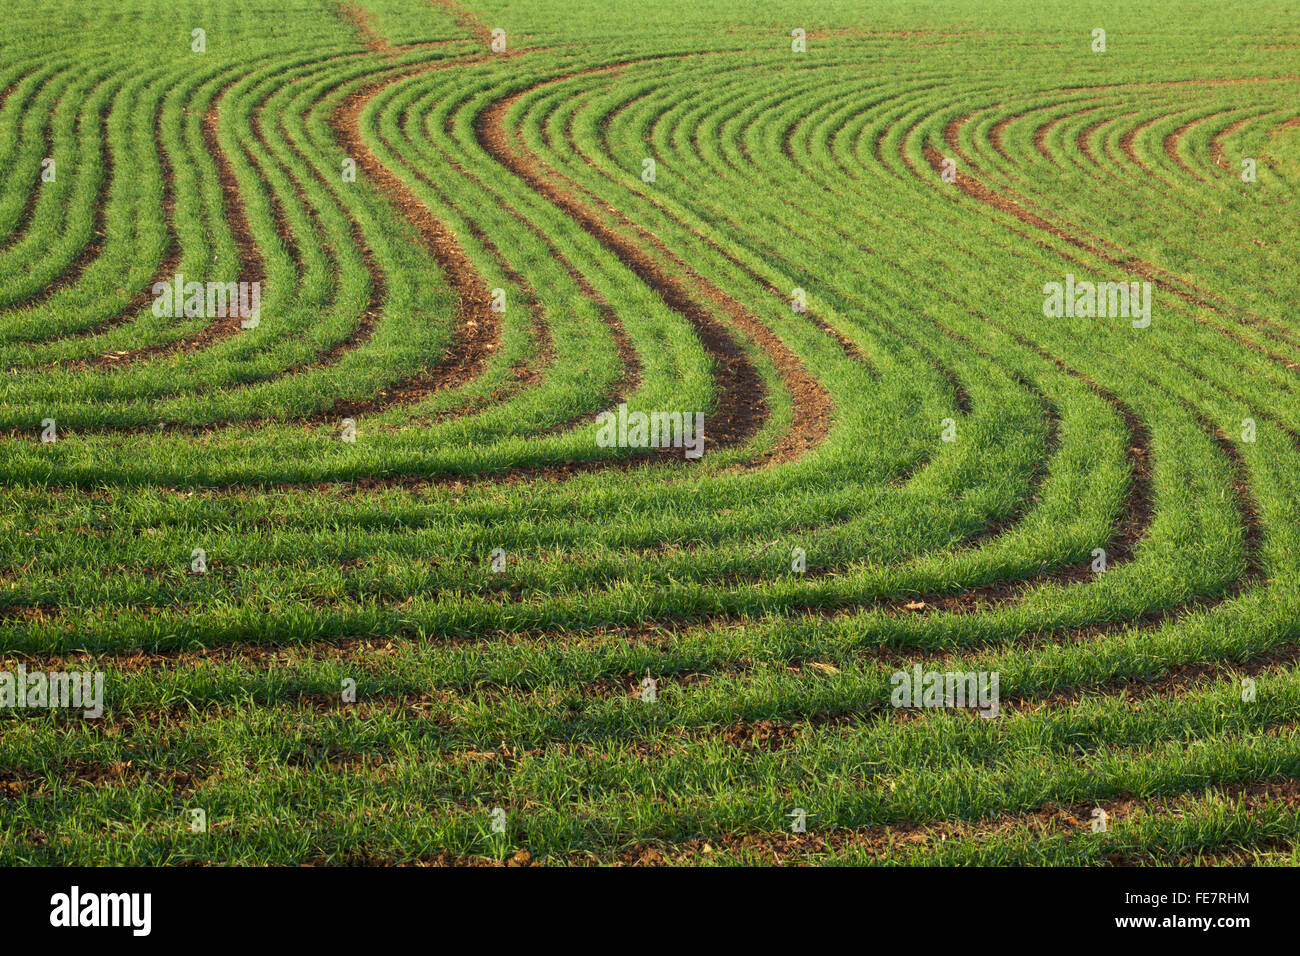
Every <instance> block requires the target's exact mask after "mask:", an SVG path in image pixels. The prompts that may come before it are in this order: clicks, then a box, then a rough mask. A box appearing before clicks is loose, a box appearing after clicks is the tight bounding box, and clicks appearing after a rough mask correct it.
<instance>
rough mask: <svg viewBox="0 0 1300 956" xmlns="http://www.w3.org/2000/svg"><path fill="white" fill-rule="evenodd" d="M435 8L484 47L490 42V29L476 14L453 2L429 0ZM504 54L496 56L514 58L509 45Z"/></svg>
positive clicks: (449, 0) (452, 0) (448, 0)
mask: <svg viewBox="0 0 1300 956" xmlns="http://www.w3.org/2000/svg"><path fill="white" fill-rule="evenodd" d="M429 2H430V3H431V4H433V5H434V6H435V7H439V8H440V9H441V10H442V11H443V12H444V13H446V14H447V15H448V16H449V17H451V19H452V21H453V22H454V23H455V24H456V25H457V26H458V27H460V28H461V29H462V30H464V31H465V32H466V33H470V34H473V36H474V37H475V38H476V39H478V40H480V41H481V42H482V43H483V45H484V46H487V45H488V44H489V43H491V41H492V28H491V27H489V26H488V25H487V23H485V22H484V21H483V20H482V19H481V18H480V17H479V16H478V14H476V13H473V12H472V11H470V10H467V9H465V8H464V7H463V6H461V5H460V4H459V3H456V2H455V0H429ZM506 49H507V52H506V53H505V54H496V55H497V56H514V55H515V54H514V50H513V49H512V48H511V47H510V45H509V43H507V46H506Z"/></svg>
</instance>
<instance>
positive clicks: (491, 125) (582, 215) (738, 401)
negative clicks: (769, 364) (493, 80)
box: [476, 93, 816, 460]
mask: <svg viewBox="0 0 1300 956" xmlns="http://www.w3.org/2000/svg"><path fill="white" fill-rule="evenodd" d="M520 95H522V93H515V94H512V95H511V96H508V97H505V98H502V99H498V100H497V101H495V102H494V103H493V104H492V105H490V106H489V107H488V108H487V109H486V110H484V111H483V112H482V113H481V114H480V115H479V116H478V118H477V121H476V131H477V134H478V140H479V144H480V145H481V146H482V147H483V149H484V150H485V151H487V153H488V154H489V155H491V156H492V157H493V158H494V159H496V160H497V161H498V162H499V163H501V165H502V166H504V167H505V168H506V169H508V170H510V171H511V172H512V173H514V174H515V175H516V176H518V177H519V178H520V179H521V180H523V181H524V182H525V183H526V184H527V185H528V186H529V187H530V188H532V189H533V190H534V191H535V192H537V193H538V194H539V195H541V196H542V197H544V198H545V199H547V200H548V201H550V202H552V203H553V204H555V205H556V206H557V207H559V208H560V209H561V210H563V211H564V213H565V214H566V215H568V216H569V217H570V218H571V219H573V220H574V221H575V222H576V223H577V224H578V225H579V226H580V227H581V228H582V229H583V230H584V231H586V232H587V233H588V234H589V235H591V236H592V237H593V238H595V239H596V240H597V241H599V242H600V243H601V244H602V245H603V246H605V247H606V248H607V249H609V250H610V251H611V252H613V253H614V255H615V256H617V257H618V259H619V260H620V261H621V262H622V263H623V264H624V265H625V266H627V267H628V268H629V269H630V270H631V271H632V272H633V273H634V274H635V275H636V276H637V277H638V278H639V279H641V281H642V282H644V283H645V284H646V285H648V286H649V287H650V288H652V289H653V290H654V291H655V292H656V293H657V294H658V295H659V297H660V298H661V299H662V300H663V301H664V303H665V304H667V305H668V306H669V308H671V309H673V311H675V312H677V313H678V314H679V315H681V316H683V317H684V318H685V319H686V320H687V321H688V322H690V323H691V325H692V326H693V327H694V328H695V330H696V334H697V335H698V336H699V339H700V341H701V343H702V344H703V346H704V348H705V350H706V352H707V353H708V354H709V356H710V358H712V359H713V361H714V362H715V363H716V373H715V378H716V381H717V409H716V410H715V412H714V415H713V416H712V420H711V421H710V423H709V429H708V435H709V437H708V438H707V439H706V440H707V441H708V442H717V443H719V444H739V443H743V442H744V441H745V440H746V439H748V438H749V437H750V436H751V435H753V434H754V433H755V432H756V431H757V430H758V428H759V426H760V425H761V424H762V421H763V419H765V418H766V416H767V401H766V398H765V396H764V393H765V387H764V385H763V382H762V378H761V377H760V376H759V374H758V371H757V369H755V368H754V366H753V365H752V364H751V363H750V362H749V359H748V357H747V356H746V355H745V353H744V349H743V348H742V347H741V346H740V345H739V344H738V343H737V342H736V341H735V340H734V339H732V337H731V336H730V335H729V334H728V333H727V332H726V331H725V329H724V328H723V327H722V326H721V325H720V324H718V323H716V322H715V320H714V318H713V316H712V315H711V314H710V313H709V312H708V310H706V309H705V308H703V307H702V306H701V305H700V304H699V302H698V301H697V300H696V299H694V298H693V297H692V296H691V295H690V293H688V292H687V290H686V289H685V287H684V286H683V284H682V283H681V282H680V281H679V280H677V279H676V278H674V277H672V276H670V275H668V274H667V273H665V272H664V271H663V270H662V269H661V268H660V266H659V264H658V263H657V262H656V261H655V260H654V259H653V258H651V257H650V256H649V255H648V254H647V253H646V252H645V251H644V250H643V249H642V248H640V247H639V246H637V245H636V244H635V243H633V242H631V241H630V240H628V239H626V238H624V237H623V236H622V235H621V234H619V233H616V232H615V231H614V230H613V229H611V228H610V227H609V226H607V225H606V224H605V222H604V221H603V219H602V218H601V217H600V216H598V215H597V214H596V213H595V212H593V211H592V210H591V209H589V208H588V207H587V206H585V205H584V204H582V203H581V202H579V201H578V200H577V199H575V198H574V197H573V196H572V195H570V194H569V193H568V192H566V191H565V189H564V188H562V187H561V186H560V185H559V184H558V176H556V175H555V174H554V172H553V171H550V170H548V171H547V172H548V173H550V175H549V176H548V175H547V174H546V173H544V172H542V170H541V168H540V167H539V166H538V165H537V164H536V161H535V160H534V158H533V157H530V156H525V155H524V154H522V153H517V152H515V151H514V149H513V148H512V147H511V146H510V144H509V143H508V142H507V140H506V137H505V131H504V128H503V119H504V116H505V113H506V111H507V110H508V109H509V107H510V105H511V104H512V103H513V102H514V100H515V99H517V98H518V96H520ZM564 185H565V186H566V187H567V186H569V185H570V184H569V183H568V182H567V181H565V182H564ZM712 291H713V292H714V293H716V295H711V298H714V301H715V302H718V304H719V305H720V306H723V307H724V308H725V309H726V310H728V311H729V314H731V316H732V318H733V320H735V321H736V322H737V324H739V325H741V327H742V328H744V329H745V331H746V332H749V333H750V334H751V335H752V336H754V338H755V339H756V340H757V341H759V342H760V343H761V344H763V345H764V347H765V348H766V350H767V351H768V353H769V355H771V357H772V358H773V360H774V361H776V362H777V363H778V367H782V366H784V367H783V368H782V372H783V374H785V373H786V372H787V371H788V370H790V369H791V366H792V363H793V364H797V361H798V360H797V359H794V358H793V356H792V355H791V354H790V353H788V350H784V349H783V348H777V345H779V340H778V342H777V345H774V344H773V340H775V336H773V335H772V333H771V332H770V331H769V330H767V329H766V327H764V326H762V325H761V323H759V322H758V321H757V320H756V319H753V318H752V317H751V316H749V315H748V314H747V313H745V312H744V311H743V309H742V308H741V307H740V306H739V304H738V303H734V302H733V301H732V300H730V299H728V298H727V297H726V296H725V295H724V294H723V293H721V292H719V291H717V290H712ZM765 340H766V341H765ZM783 352H784V354H783ZM774 353H775V354H774ZM803 378H804V379H805V380H806V382H807V384H808V386H809V387H810V388H815V387H816V386H815V383H812V380H811V379H809V378H807V375H806V373H804V374H803ZM787 383H788V384H790V385H791V386H792V389H791V390H792V394H794V395H795V397H796V406H798V405H799V403H800V395H801V389H800V388H799V384H801V383H798V382H797V381H791V380H790V379H787ZM796 417H798V412H796ZM795 435H796V433H792V436H791V437H792V438H794V441H788V440H787V441H784V442H782V445H781V447H779V448H778V449H776V450H774V451H773V452H772V453H771V454H770V457H771V458H772V459H774V460H781V459H785V458H790V457H794V455H796V454H797V453H798V452H799V451H800V450H802V449H803V448H806V447H809V445H810V444H811V443H812V442H813V441H814V440H815V438H814V436H812V435H804V436H800V437H795Z"/></svg>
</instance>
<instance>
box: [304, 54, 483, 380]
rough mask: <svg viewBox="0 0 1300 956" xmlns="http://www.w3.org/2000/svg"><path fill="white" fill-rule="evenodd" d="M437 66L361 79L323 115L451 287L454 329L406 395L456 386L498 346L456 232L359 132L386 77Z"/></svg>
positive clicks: (474, 273) (480, 285) (401, 76)
mask: <svg viewBox="0 0 1300 956" xmlns="http://www.w3.org/2000/svg"><path fill="white" fill-rule="evenodd" d="M437 66H438V65H437V64H433V65H430V66H426V67H423V68H421V69H417V70H415V71H410V72H405V73H400V74H397V75H395V76H393V77H390V78H388V79H386V80H382V81H378V82H375V83H371V84H367V85H365V86H363V87H361V88H359V89H357V90H356V91H354V92H353V93H351V94H349V95H348V96H347V97H346V98H345V99H344V100H343V101H342V102H341V103H340V104H339V106H338V108H337V109H336V110H335V112H334V113H333V114H332V115H331V116H330V117H329V120H328V122H329V126H330V128H331V129H332V130H333V131H334V135H335V137H336V138H337V140H338V142H339V144H340V145H341V146H342V147H343V149H344V150H345V153H346V155H348V156H350V157H351V158H352V159H354V160H356V163H357V166H358V167H359V168H360V169H361V170H362V171H364V172H365V174H366V175H367V176H368V177H369V178H370V181H371V182H373V183H374V184H375V185H376V186H377V187H379V189H380V190H382V191H383V192H384V193H385V194H386V196H387V198H388V200H389V201H390V202H391V203H392V204H393V206H394V207H395V208H396V209H397V210H399V211H400V212H401V213H402V215H404V216H405V217H406V219H407V221H408V222H409V223H410V224H411V225H412V226H414V227H415V229H416V230H417V232H418V233H419V235H420V240H421V243H422V244H423V245H424V247H425V249H426V250H427V251H428V252H429V254H430V255H431V256H432V257H433V259H434V261H435V262H436V263H437V264H438V266H439V267H440V268H441V269H442V271H443V274H444V275H445V276H446V277H447V279H448V281H449V282H450V283H451V285H452V287H453V288H454V289H455V290H456V294H457V298H458V302H457V324H458V329H457V334H456V336H455V338H454V340H453V342H452V345H451V346H450V347H449V348H448V350H447V352H446V354H444V355H443V356H442V357H441V358H440V359H439V360H438V361H437V362H436V363H435V364H434V365H433V366H432V367H431V368H430V369H429V370H428V371H427V372H426V373H425V375H424V376H422V377H421V378H420V379H419V380H417V381H413V382H409V383H407V384H406V385H404V386H402V390H403V391H404V392H405V393H406V396H407V398H408V399H409V398H412V397H413V396H414V394H424V393H427V392H429V391H433V390H440V389H445V388H452V387H458V386H460V385H463V384H464V383H466V382H469V381H471V380H472V379H474V378H475V377H477V376H478V375H479V374H481V372H482V370H483V367H484V366H485V365H486V364H487V359H488V357H489V354H490V353H491V352H492V351H493V350H494V349H496V348H497V347H498V345H499V341H500V335H501V322H500V315H499V313H496V312H493V311H492V304H491V296H490V293H489V290H488V289H487V287H486V283H484V281H483V280H482V278H481V277H480V276H479V275H478V273H477V271H476V270H475V268H474V264H473V263H472V262H471V261H470V259H469V257H468V256H466V255H465V253H464V251H463V250H462V249H461V248H460V245H459V243H458V242H457V241H456V237H455V236H454V235H452V233H451V232H450V230H448V229H447V227H446V226H445V225H443V223H442V222H440V221H439V220H438V219H437V218H435V217H434V216H433V214H432V213H430V212H429V210H428V209H427V208H426V207H425V206H424V204H423V203H421V202H420V200H419V197H417V196H416V195H415V193H414V192H412V191H411V188H410V187H409V186H407V185H406V183H405V182H403V181H402V180H401V179H400V178H398V177H397V176H396V175H394V174H393V172H392V171H391V170H389V169H388V168H387V167H386V166H384V165H383V163H381V162H380V161H379V159H378V157H376V156H375V154H374V153H373V152H371V150H370V148H369V147H368V146H367V145H366V144H365V140H364V139H363V137H362V135H361V113H362V111H363V110H364V109H365V107H366V104H367V103H369V102H370V100H371V99H372V98H373V97H375V96H377V95H378V94H379V93H380V92H381V91H382V90H383V89H384V88H385V87H386V86H387V85H388V84H390V83H393V82H396V81H398V80H399V79H404V78H406V77H409V76H412V75H415V74H416V73H419V72H424V71H425V70H429V69H435V68H437Z"/></svg>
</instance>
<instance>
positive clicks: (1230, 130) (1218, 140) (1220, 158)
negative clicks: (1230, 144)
mask: <svg viewBox="0 0 1300 956" xmlns="http://www.w3.org/2000/svg"><path fill="white" fill-rule="evenodd" d="M1256 118H1257V117H1254V116H1247V117H1245V118H1244V119H1239V120H1237V121H1236V122H1235V123H1233V124H1231V125H1229V126H1225V127H1224V128H1223V129H1221V130H1219V131H1218V132H1217V133H1215V134H1214V135H1213V136H1212V137H1210V157H1211V158H1212V159H1213V160H1214V165H1216V166H1218V167H1219V168H1220V169H1223V170H1228V171H1231V170H1232V164H1231V163H1229V162H1228V160H1227V157H1225V156H1224V154H1223V141H1224V140H1225V139H1227V138H1228V137H1229V136H1231V135H1233V134H1234V133H1236V132H1237V130H1239V129H1241V128H1242V127H1243V126H1245V125H1246V124H1247V123H1249V122H1250V121H1251V120H1253V119H1256Z"/></svg>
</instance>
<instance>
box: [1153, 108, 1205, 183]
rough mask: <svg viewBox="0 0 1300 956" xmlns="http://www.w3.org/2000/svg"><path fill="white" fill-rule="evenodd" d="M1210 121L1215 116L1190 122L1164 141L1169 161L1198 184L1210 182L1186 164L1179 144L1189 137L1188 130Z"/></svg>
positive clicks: (1203, 117)
mask: <svg viewBox="0 0 1300 956" xmlns="http://www.w3.org/2000/svg"><path fill="white" fill-rule="evenodd" d="M1209 119H1213V115H1211V116H1202V117H1199V118H1197V119H1194V120H1188V121H1187V122H1186V123H1184V124H1183V125H1181V126H1179V127H1178V129H1176V130H1174V131H1173V132H1172V133H1170V134H1169V135H1168V136H1166V137H1165V139H1164V148H1165V155H1166V156H1168V157H1169V159H1170V160H1171V161H1172V162H1173V163H1174V165H1175V166H1177V167H1178V168H1179V169H1181V170H1182V171H1183V172H1185V173H1187V175H1189V176H1191V177H1192V178H1193V179H1195V180H1196V181H1197V182H1200V183H1204V182H1208V180H1207V179H1206V178H1205V177H1204V176H1202V175H1201V174H1200V173H1198V172H1197V171H1196V170H1194V169H1192V167H1190V166H1188V165H1187V164H1186V163H1185V162H1183V157H1182V156H1180V155H1179V154H1178V143H1179V141H1180V140H1181V139H1182V138H1183V137H1184V136H1186V135H1187V131H1188V130H1190V129H1192V127H1194V126H1197V125H1199V124H1201V123H1204V122H1205V121H1206V120H1209Z"/></svg>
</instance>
